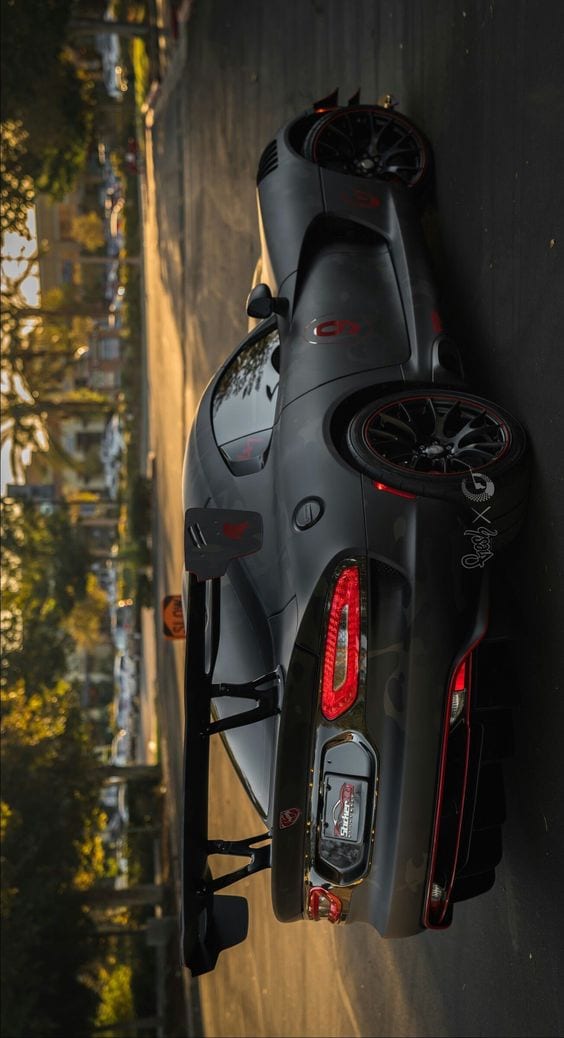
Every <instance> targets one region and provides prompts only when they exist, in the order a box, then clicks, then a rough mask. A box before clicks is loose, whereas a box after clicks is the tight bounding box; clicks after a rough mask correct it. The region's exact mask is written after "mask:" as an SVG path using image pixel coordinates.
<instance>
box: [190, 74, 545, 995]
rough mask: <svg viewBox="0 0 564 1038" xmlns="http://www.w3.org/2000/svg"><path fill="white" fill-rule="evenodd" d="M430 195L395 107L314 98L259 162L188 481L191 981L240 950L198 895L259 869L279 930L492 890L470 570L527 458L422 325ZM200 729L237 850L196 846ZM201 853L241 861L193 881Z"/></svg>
mask: <svg viewBox="0 0 564 1038" xmlns="http://www.w3.org/2000/svg"><path fill="white" fill-rule="evenodd" d="M430 180H431V154H430V148H429V145H428V143H427V141H426V140H425V138H424V137H423V136H422V134H421V133H420V132H419V131H418V130H417V129H416V128H415V127H414V126H413V125H412V123H411V122H409V121H408V120H407V119H406V118H405V117H404V116H402V115H400V114H398V113H397V112H396V111H395V108H394V104H393V100H392V98H390V97H389V96H387V97H386V98H385V99H384V100H383V101H382V103H381V104H378V105H363V104H360V102H359V98H358V96H355V97H354V98H352V99H351V100H350V101H349V103H348V104H347V105H345V106H339V104H338V100H337V95H336V94H333V95H331V96H330V97H327V98H325V99H324V100H323V101H320V102H318V103H316V104H315V105H314V106H313V108H312V109H310V110H309V111H308V112H306V113H305V114H303V115H301V116H299V118H297V119H295V120H293V121H292V122H290V123H289V124H288V125H286V126H284V127H283V128H282V129H281V130H280V132H279V133H278V134H277V135H276V137H275V138H274V139H273V140H272V141H271V142H270V143H269V144H268V146H267V147H266V148H265V150H264V152H263V154H262V157H261V159H260V162H259V167H258V176H257V184H258V205H259V221H260V236H261V246H262V255H261V261H260V283H258V284H256V285H255V287H254V288H253V289H252V291H251V293H250V296H249V299H248V301H247V313H248V314H249V316H250V317H251V318H253V319H254V320H255V321H257V320H258V321H259V323H258V324H257V325H256V326H255V327H254V328H253V330H252V331H251V332H250V334H249V335H248V336H247V337H246V338H245V339H244V340H243V342H242V343H241V344H240V345H239V346H238V347H237V349H236V350H235V351H234V352H233V353H232V354H231V356H230V357H229V358H228V359H227V360H226V362H225V364H224V365H223V367H222V368H221V370H220V371H218V373H217V374H216V375H215V377H214V378H213V379H212V381H211V382H210V384H209V386H208V388H207V390H206V391H205V393H204V396H203V398H202V401H201V403H200V406H199V410H198V414H197V417H196V420H195V422H194V425H193V428H192V431H191V435H190V439H189V444H188V448H187V452H186V459H185V469H184V488H183V492H184V510H185V568H186V574H185V582H184V595H183V601H184V615H185V621H186V629H187V638H188V640H187V653H186V689H185V695H186V733H185V809H184V840H183V908H182V930H183V933H182V955H183V959H184V962H185V963H186V965H187V966H189V967H190V969H191V970H192V973H193V974H195V975H197V974H200V973H204V972H206V971H208V970H210V969H213V967H214V965H215V962H216V960H217V956H218V954H219V952H220V951H221V950H222V949H223V948H227V947H229V946H231V945H233V944H236V943H237V942H239V941H240V940H242V939H243V938H244V937H245V936H246V932H247V904H246V901H245V900H244V899H243V898H240V897H233V896H226V895H221V894H220V895H218V893H217V892H218V891H220V890H222V889H223V888H225V887H227V886H228V885H229V884H230V883H233V882H235V881H236V880H238V879H240V878H242V877H243V876H246V875H248V874H250V873H252V872H254V871H257V870H258V869H262V868H265V867H271V869H272V901H273V906H274V911H275V913H276V916H277V917H278V919H280V920H282V921H290V920H295V919H299V918H302V917H304V918H307V919H311V920H317V919H321V918H324V919H327V920H329V922H331V923H339V922H354V921H356V920H362V921H365V922H369V923H371V924H372V925H374V926H375V927H376V928H377V930H378V931H379V932H380V934H381V935H383V936H385V937H386V936H390V937H403V936H409V935H411V934H416V933H417V932H418V931H420V930H422V929H425V928H431V929H438V928H442V927H445V926H448V924H449V923H450V920H451V918H452V913H453V904H454V902H456V901H458V900H461V899H463V898H468V897H471V896H473V895H475V894H479V893H481V892H483V891H485V890H487V889H488V888H489V887H490V886H491V884H492V883H493V880H494V867H495V865H496V864H497V862H498V861H499V858H500V855H501V837H500V827H501V823H502V821H503V814H504V804H503V786H502V784H501V774H500V765H499V759H498V758H499V757H500V756H501V755H503V752H504V750H505V749H506V747H507V744H508V741H509V733H510V718H509V717H508V711H507V709H506V706H507V704H508V700H509V698H510V694H511V681H510V669H509V664H508V652H507V642H506V640H505V639H503V638H500V637H498V634H497V633H496V628H495V621H494V620H493V619H492V620H491V621H489V613H490V597H491V596H490V592H489V587H490V572H491V568H492V565H493V563H494V562H495V556H496V554H497V553H498V552H499V551H500V550H501V549H502V548H503V547H504V545H506V544H507V543H508V542H509V541H510V540H511V539H512V537H513V536H514V535H515V534H516V532H517V531H518V529H519V527H520V524H521V522H522V518H523V512H524V508H525V499H526V493H527V482H528V462H527V448H526V438H525V435H524V432H523V430H522V428H521V426H520V425H519V423H518V422H517V421H516V420H515V419H514V418H512V417H511V415H509V414H507V412H506V411H505V410H504V409H503V408H501V407H499V406H498V405H497V404H493V403H490V402H489V401H487V400H483V399H482V398H481V397H480V396H477V395H476V394H475V393H474V390H473V389H472V388H471V387H469V386H468V384H467V382H466V380H465V376H464V369H463V363H462V358H461V356H460V353H459V350H458V348H457V345H456V343H455V342H454V341H453V340H452V339H451V338H450V336H449V335H448V334H447V333H446V331H445V329H444V328H443V322H442V318H441V312H440V307H439V303H438V296H437V289H436V287H435V283H434V279H433V275H432V273H431V268H430V263H429V259H428V255H427V249H426V246H425V243H424V239H423V234H422V230H421V224H420V211H421V209H422V206H423V204H424V201H425V196H426V192H427V191H428V189H429V186H430ZM210 714H211V716H210ZM217 733H221V736H222V738H223V739H224V741H225V744H226V746H227V749H228V751H229V754H230V756H231V759H232V761H233V763H234V765H235V767H236V769H237V771H238V773H239V775H240V777H241V780H242V782H243V784H244V786H245V788H246V790H247V792H248V794H249V796H250V797H251V799H252V802H253V804H254V805H255V807H256V811H257V814H258V815H259V817H260V819H262V821H263V823H264V826H263V828H262V831H260V832H259V835H258V836H253V837H250V838H249V839H248V840H243V841H237V842H235V843H234V842H228V841H218V840H209V838H208V831H207V817H208V765H209V741H210V738H211V737H212V736H213V735H215V734H217ZM257 827H258V828H260V827H259V826H257ZM216 854H231V855H233V854H234V855H242V856H243V857H244V858H246V859H247V864H246V865H245V866H244V867H242V868H241V869H238V870H237V871H235V872H233V873H230V874H229V875H228V876H221V877H216V878H214V877H213V876H212V874H211V871H210V867H209V865H208V856H211V855H216Z"/></svg>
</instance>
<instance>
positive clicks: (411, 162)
mask: <svg viewBox="0 0 564 1038" xmlns="http://www.w3.org/2000/svg"><path fill="white" fill-rule="evenodd" d="M303 153H304V156H305V158H306V159H309V160H310V161H311V162H315V163H317V164H318V165H320V166H324V167H325V168H326V169H332V170H335V171H336V172H339V173H348V174H350V175H352V176H355V177H364V178H366V179H380V180H390V181H395V182H397V183H401V184H404V185H405V186H406V187H409V188H417V187H420V186H421V185H422V184H423V182H424V181H425V180H426V179H427V176H428V174H429V171H430V166H431V149H430V147H429V145H428V143H427V141H426V140H425V138H424V137H423V135H422V134H421V133H420V132H419V130H417V129H416V127H415V126H414V125H413V123H411V122H410V121H409V120H408V119H406V118H405V117H404V116H402V115H397V114H396V113H395V112H394V111H392V110H389V109H386V108H380V107H379V106H378V105H355V106H353V107H348V108H338V109H335V110H334V111H331V112H329V113H328V114H327V115H325V116H323V117H322V118H321V119H319V120H318V121H317V122H316V123H314V125H313V126H312V128H311V130H310V131H309V133H308V135H307V137H306V139H305V141H304V146H303Z"/></svg>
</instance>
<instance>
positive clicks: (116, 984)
mask: <svg viewBox="0 0 564 1038" xmlns="http://www.w3.org/2000/svg"><path fill="white" fill-rule="evenodd" d="M108 966H109V968H108V967H106V966H102V967H101V968H100V972H99V976H98V985H99V990H100V996H101V998H100V1005H99V1007H98V1012H97V1014H96V1026H97V1027H105V1028H108V1029H110V1028H111V1026H112V1024H116V1023H119V1022H120V1021H123V1020H131V1019H133V1017H134V1016H135V1013H134V1006H133V995H132V993H131V979H132V969H131V966H126V965H125V964H124V963H119V962H117V961H116V960H115V959H113V960H112V961H111V962H110V963H109V964H108Z"/></svg>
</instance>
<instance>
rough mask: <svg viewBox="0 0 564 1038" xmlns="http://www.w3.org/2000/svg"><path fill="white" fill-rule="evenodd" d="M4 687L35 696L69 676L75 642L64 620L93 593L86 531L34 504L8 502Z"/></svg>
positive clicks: (59, 513) (59, 510)
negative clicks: (89, 585)
mask: <svg viewBox="0 0 564 1038" xmlns="http://www.w3.org/2000/svg"><path fill="white" fill-rule="evenodd" d="M2 542H3V567H2V618H1V636H2V649H3V652H2V661H1V671H0V674H1V684H2V688H3V689H4V690H6V689H7V688H9V687H11V686H13V685H16V684H17V683H18V682H20V681H21V682H23V687H24V689H25V690H26V692H28V693H29V694H30V695H31V694H33V693H35V692H38V691H41V690H42V689H45V688H51V687H52V686H53V684H54V683H55V682H56V681H57V680H58V679H59V678H60V677H62V676H63V674H64V672H65V667H66V655H67V652H68V650H69V649H70V647H71V645H72V642H71V639H70V637H69V635H68V634H67V633H66V631H65V629H64V627H63V626H62V623H63V620H64V618H65V617H66V616H67V615H68V614H69V613H70V612H71V610H72V609H73V607H74V606H75V604H76V603H77V602H79V601H80V600H81V599H83V598H84V596H85V594H86V591H87V570H88V564H89V558H88V553H87V550H86V542H85V538H84V534H83V532H82V531H81V530H80V528H77V527H75V526H73V525H72V524H71V522H70V519H69V516H68V512H67V510H66V509H64V508H63V507H62V506H59V507H58V508H57V509H56V510H55V511H54V512H53V513H52V514H50V515H43V514H42V513H41V512H40V511H39V510H38V509H37V508H36V507H35V506H34V505H32V504H31V503H28V502H12V501H9V500H7V499H4V501H3V502H2Z"/></svg>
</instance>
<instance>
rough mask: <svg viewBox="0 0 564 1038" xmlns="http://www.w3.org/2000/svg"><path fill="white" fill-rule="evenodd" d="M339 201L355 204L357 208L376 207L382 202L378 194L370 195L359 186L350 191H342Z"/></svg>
mask: <svg viewBox="0 0 564 1038" xmlns="http://www.w3.org/2000/svg"><path fill="white" fill-rule="evenodd" d="M341 201H343V202H346V203H347V204H348V205H356V206H358V207H359V209H377V208H378V206H379V205H381V204H382V203H381V201H380V199H379V198H378V195H371V194H370V192H369V191H362V190H361V189H360V188H357V189H356V190H355V191H351V192H350V193H347V192H346V191H343V194H342V195H341Z"/></svg>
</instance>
